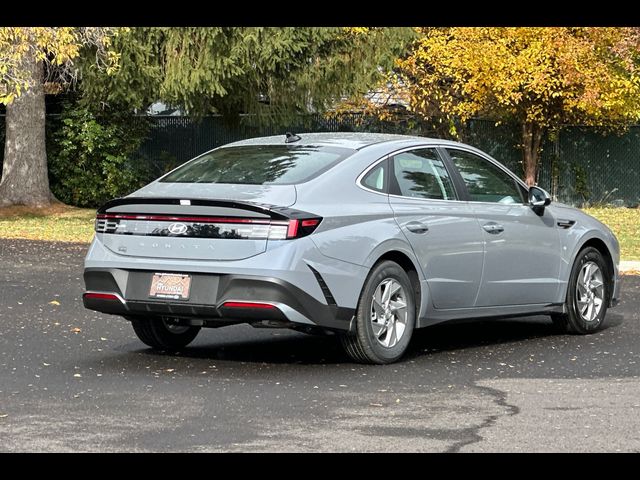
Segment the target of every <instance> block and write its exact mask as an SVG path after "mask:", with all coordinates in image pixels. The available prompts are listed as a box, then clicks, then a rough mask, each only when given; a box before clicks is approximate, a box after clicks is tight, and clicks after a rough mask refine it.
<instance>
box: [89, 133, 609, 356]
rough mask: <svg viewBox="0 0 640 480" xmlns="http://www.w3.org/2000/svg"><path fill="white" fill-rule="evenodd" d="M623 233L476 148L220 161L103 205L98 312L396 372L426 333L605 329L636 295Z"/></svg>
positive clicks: (337, 138) (149, 340)
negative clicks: (286, 338)
mask: <svg viewBox="0 0 640 480" xmlns="http://www.w3.org/2000/svg"><path fill="white" fill-rule="evenodd" d="M618 262H619V246H618V242H617V240H616V238H615V236H614V235H613V233H612V232H611V231H610V230H609V229H608V228H607V227H606V226H605V225H603V224H602V223H600V222H598V221H597V220H595V219H594V218H592V217H590V216H588V215H586V214H585V213H583V212H581V211H580V210H577V209H574V208H571V207H569V206H567V205H562V204H559V203H552V202H551V199H550V197H549V195H548V194H547V193H546V192H545V191H544V190H542V189H541V188H538V187H530V188H528V187H527V186H526V185H525V184H524V183H523V182H522V181H521V180H520V179H519V178H518V177H517V176H516V175H514V174H513V173H512V172H510V171H509V170H507V169H506V168H505V167H504V166H502V165H501V164H500V163H498V162H497V161H496V160H494V159H493V158H491V157H490V156H489V155H487V154H485V153H483V152H481V151H480V150H478V149H476V148H473V147H470V146H468V145H463V144H460V143H455V142H450V141H445V140H438V139H429V138H421V137H409V136H402V135H381V134H365V133H317V134H301V135H293V134H287V135H286V136H284V135H283V136H274V137H266V138H256V139H251V140H245V141H241V142H236V143H232V144H229V145H225V146H223V147H220V148H217V149H214V150H211V151H209V152H207V153H204V154H203V155H201V156H199V157H197V158H195V159H193V160H191V161H189V162H187V163H185V164H184V165H182V166H180V167H178V168H177V169H175V170H173V171H172V172H169V173H168V174H166V175H164V176H163V177H161V178H159V179H158V180H156V181H154V182H152V183H151V184H149V185H147V186H146V187H144V188H142V189H141V190H138V191H137V192H134V193H133V194H131V195H130V196H128V197H125V198H120V199H116V200H113V201H111V202H109V203H107V204H106V205H104V206H103V207H101V208H100V209H99V211H98V215H97V218H96V235H95V239H94V240H93V243H92V245H91V248H90V250H89V252H88V254H87V257H86V262H85V274H84V278H85V283H86V293H85V294H84V297H83V301H84V305H85V306H86V307H87V308H90V309H93V310H97V311H101V312H105V313H110V314H115V315H121V316H123V317H124V318H126V319H128V320H129V321H131V323H132V325H133V329H134V331H135V332H136V334H137V335H138V337H139V338H140V340H141V341H142V342H144V343H145V344H147V345H149V346H151V347H153V348H156V349H163V350H178V349H181V348H183V347H185V346H186V345H187V344H188V343H189V342H191V341H192V340H193V339H194V338H195V336H196V335H197V333H198V331H199V330H200V329H201V328H202V327H222V326H225V325H232V324H237V323H249V324H251V325H253V326H256V327H284V328H292V329H296V330H299V331H303V332H307V333H329V334H336V335H338V336H339V337H340V339H341V342H342V344H343V345H344V347H345V350H346V352H347V353H348V354H349V355H350V356H351V357H352V358H353V359H354V360H356V361H359V362H368V363H390V362H394V361H396V360H398V359H399V358H400V357H401V356H402V355H403V354H404V352H405V351H406V349H407V346H408V345H409V342H410V340H411V336H412V333H413V331H414V329H416V328H423V327H427V326H429V325H433V324H435V323H439V322H444V321H449V320H457V319H481V318H487V317H496V316H499V317H504V316H518V315H532V314H548V315H550V317H551V319H552V320H553V322H554V323H555V324H556V325H557V326H558V328H559V329H561V330H562V331H565V332H571V333H581V334H584V333H590V332H593V331H595V330H597V329H598V328H599V327H601V325H602V322H603V321H604V319H605V314H606V312H607V308H608V307H611V306H613V305H615V303H616V299H617V298H618V291H619V285H620V282H619V277H618Z"/></svg>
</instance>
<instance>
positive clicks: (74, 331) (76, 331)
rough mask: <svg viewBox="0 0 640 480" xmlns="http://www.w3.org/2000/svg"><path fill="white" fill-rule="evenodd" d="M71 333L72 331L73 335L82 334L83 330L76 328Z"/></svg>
mask: <svg viewBox="0 0 640 480" xmlns="http://www.w3.org/2000/svg"><path fill="white" fill-rule="evenodd" d="M71 331H72V332H73V333H80V332H81V331H82V330H81V329H79V328H78V327H74V328H72V329H71Z"/></svg>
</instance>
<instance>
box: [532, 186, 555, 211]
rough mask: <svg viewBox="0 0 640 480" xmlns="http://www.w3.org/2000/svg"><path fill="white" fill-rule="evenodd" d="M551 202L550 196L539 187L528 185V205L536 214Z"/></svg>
mask: <svg viewBox="0 0 640 480" xmlns="http://www.w3.org/2000/svg"><path fill="white" fill-rule="evenodd" d="M550 203H551V196H550V195H549V194H548V193H547V192H546V191H545V190H543V189H542V188H540V187H529V205H530V206H531V208H533V211H534V212H536V213H537V214H538V215H542V212H544V207H546V206H547V205H549V204H550Z"/></svg>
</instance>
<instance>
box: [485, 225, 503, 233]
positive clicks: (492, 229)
mask: <svg viewBox="0 0 640 480" xmlns="http://www.w3.org/2000/svg"><path fill="white" fill-rule="evenodd" d="M482 228H484V229H485V231H486V232H488V233H491V234H493V235H497V234H498V233H502V232H504V227H503V226H502V225H500V224H498V223H493V222H491V223H485V224H484V225H483V226H482Z"/></svg>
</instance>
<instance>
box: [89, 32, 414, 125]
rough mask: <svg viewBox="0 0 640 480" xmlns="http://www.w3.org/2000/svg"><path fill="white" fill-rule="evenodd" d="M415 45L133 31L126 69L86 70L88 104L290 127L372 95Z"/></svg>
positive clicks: (406, 36)
mask: <svg viewBox="0 0 640 480" xmlns="http://www.w3.org/2000/svg"><path fill="white" fill-rule="evenodd" d="M413 36H414V33H413V31H412V29H409V28H312V27H296V28H280V27H270V28H261V27H242V28H235V27H234V28H231V27H219V28H218V27H216V28H132V29H130V30H129V31H128V32H127V33H126V34H124V35H121V36H119V37H118V38H116V39H115V41H114V48H115V51H116V52H118V55H119V58H120V65H119V67H120V68H119V69H118V70H117V72H115V73H114V74H113V75H110V76H105V75H103V74H102V72H100V70H99V69H98V68H96V67H95V66H94V65H93V64H92V65H90V66H89V67H88V68H87V69H85V74H84V91H85V95H86V99H87V101H90V102H96V101H97V102H102V103H104V104H110V103H111V102H117V103H120V104H127V105H131V106H132V107H134V108H139V109H145V108H146V107H148V105H149V104H151V103H152V102H154V101H156V100H162V101H164V102H167V103H169V104H170V105H172V106H175V107H180V108H183V109H184V110H186V111H187V112H188V113H189V114H193V115H201V114H206V113H211V112H216V113H221V114H225V115H236V114H239V113H259V114H262V115H263V116H265V117H267V118H270V119H280V120H282V119H287V118H290V117H291V115H293V114H297V113H300V112H308V111H310V110H315V111H323V110H325V109H326V108H328V107H329V106H331V105H333V104H334V103H335V102H336V101H338V100H340V99H341V98H343V97H346V96H350V95H354V94H356V93H364V92H366V91H367V89H368V88H369V87H370V86H371V85H373V84H375V83H376V82H377V81H378V80H379V77H380V76H381V72H382V71H383V70H384V69H388V68H389V67H391V66H392V65H393V62H394V60H395V58H397V56H399V55H400V54H402V52H403V51H404V49H405V48H406V45H407V43H408V41H410V40H411V39H412V38H413Z"/></svg>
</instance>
